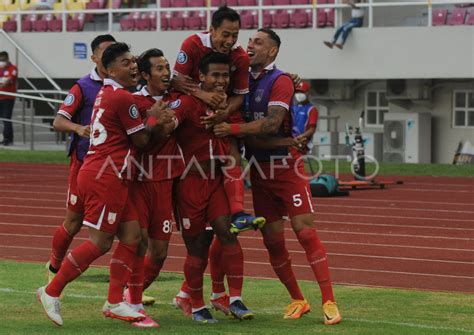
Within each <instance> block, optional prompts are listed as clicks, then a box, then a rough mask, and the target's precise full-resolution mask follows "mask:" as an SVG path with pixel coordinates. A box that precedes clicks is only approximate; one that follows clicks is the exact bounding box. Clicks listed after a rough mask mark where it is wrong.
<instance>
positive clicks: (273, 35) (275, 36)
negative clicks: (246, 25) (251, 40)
mask: <svg viewBox="0 0 474 335" xmlns="http://www.w3.org/2000/svg"><path fill="white" fill-rule="evenodd" d="M257 31H259V32H262V33H265V34H267V35H268V36H269V37H270V38H271V39H272V40H273V41H274V42H275V43H276V45H277V47H278V49H280V45H281V39H280V36H278V34H277V33H276V32H275V31H274V30H272V29H269V28H260V29H259V30H257Z"/></svg>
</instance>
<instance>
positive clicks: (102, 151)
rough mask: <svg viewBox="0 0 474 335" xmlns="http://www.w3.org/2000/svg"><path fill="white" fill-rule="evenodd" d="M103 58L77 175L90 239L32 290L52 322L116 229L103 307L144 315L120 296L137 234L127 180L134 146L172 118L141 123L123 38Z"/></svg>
mask: <svg viewBox="0 0 474 335" xmlns="http://www.w3.org/2000/svg"><path fill="white" fill-rule="evenodd" d="M102 64H103V65H104V68H105V69H106V71H107V78H106V79H105V80H104V86H103V88H102V89H101V90H100V91H99V93H98V94H97V98H96V100H95V103H94V110H93V114H92V119H91V143H90V147H89V151H88V152H87V155H86V158H85V160H84V164H83V165H82V167H81V170H80V172H79V175H78V180H77V183H78V191H79V192H78V193H79V197H80V198H81V199H82V201H83V202H84V219H83V224H84V225H85V226H87V227H89V239H88V240H87V241H86V242H84V243H82V244H81V245H79V246H78V247H77V248H75V249H73V250H72V251H71V252H70V253H69V254H68V256H67V257H66V258H65V259H64V261H63V264H62V266H61V268H60V270H59V272H58V273H57V274H56V276H55V277H54V278H53V280H52V281H51V283H49V284H48V285H47V286H44V287H41V288H39V289H38V291H37V297H38V300H39V301H40V302H41V304H42V306H43V308H44V310H45V312H46V314H47V316H48V317H49V319H50V320H51V321H52V322H54V323H55V324H56V325H62V324H63V320H62V317H61V314H60V301H59V296H60V294H61V292H62V291H63V290H64V288H65V287H66V285H67V284H68V283H70V282H71V281H73V280H74V279H76V278H77V277H78V276H80V275H81V274H82V273H83V272H84V271H85V270H87V268H88V267H89V265H90V264H91V263H92V262H93V261H94V260H95V259H97V258H99V257H100V256H101V255H103V254H105V253H106V252H107V251H108V250H109V249H110V248H111V246H112V243H113V240H114V237H115V235H117V237H118V239H119V243H118V245H117V248H116V249H115V251H114V253H113V255H112V259H111V261H110V283H109V293H108V298H107V301H106V303H105V304H104V307H103V308H102V312H103V314H104V315H105V316H106V317H112V318H117V319H121V320H124V321H129V322H134V321H141V320H143V319H144V318H145V316H144V315H143V314H141V313H138V312H136V311H134V310H133V309H132V308H131V307H130V306H129V305H128V304H127V303H125V302H124V301H123V287H124V285H125V283H126V282H127V279H128V277H129V276H130V272H131V268H133V266H134V262H135V260H136V255H137V245H138V244H139V242H140V238H141V235H140V226H139V223H138V220H137V213H136V212H135V209H134V207H133V205H132V203H131V201H128V199H129V197H128V186H129V181H128V180H129V179H130V177H131V175H132V173H133V170H132V169H131V168H129V167H130V166H131V165H130V157H131V156H132V155H133V154H134V151H135V148H143V147H144V146H146V145H147V143H148V142H149V141H150V139H151V137H152V136H155V135H159V132H160V131H161V125H162V123H166V122H169V121H171V114H168V113H165V112H164V113H162V114H160V115H158V114H156V115H152V116H150V117H149V118H147V120H146V124H147V125H145V124H144V120H143V119H142V118H141V116H140V113H139V111H138V108H137V105H136V103H135V99H134V97H133V95H132V94H131V93H129V92H128V91H127V90H126V89H125V87H133V86H136V84H137V81H138V68H137V64H136V62H135V58H134V56H132V54H131V53H130V49H129V47H128V45H127V44H125V43H115V44H112V45H110V46H109V47H108V48H107V49H105V50H104V53H103V55H102ZM157 116H158V117H157Z"/></svg>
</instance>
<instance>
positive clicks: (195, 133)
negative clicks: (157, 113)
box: [170, 95, 229, 164]
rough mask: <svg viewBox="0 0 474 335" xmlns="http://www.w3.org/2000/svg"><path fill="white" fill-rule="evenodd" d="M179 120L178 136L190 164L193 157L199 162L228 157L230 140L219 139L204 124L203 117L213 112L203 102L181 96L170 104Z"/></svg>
mask: <svg viewBox="0 0 474 335" xmlns="http://www.w3.org/2000/svg"><path fill="white" fill-rule="evenodd" d="M170 108H172V109H173V110H174V111H175V113H176V117H177V119H178V123H179V126H178V129H177V130H176V136H177V139H178V143H179V145H180V147H181V149H182V152H183V157H184V160H185V162H186V164H188V163H189V162H190V161H191V160H192V159H193V157H195V159H196V160H197V161H198V162H203V161H208V160H210V159H214V158H215V156H222V155H228V154H229V151H228V145H229V144H228V143H229V142H228V139H225V138H218V137H216V136H215V135H214V132H213V130H212V128H207V129H206V127H205V126H204V125H203V124H202V121H201V117H203V116H207V115H210V113H212V112H213V111H212V110H211V109H210V108H209V107H208V106H207V105H206V104H205V103H204V102H202V101H201V100H199V99H197V98H194V97H192V96H190V95H181V96H180V97H179V99H177V100H175V101H173V102H171V103H170Z"/></svg>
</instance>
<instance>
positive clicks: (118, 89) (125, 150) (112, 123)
mask: <svg viewBox="0 0 474 335" xmlns="http://www.w3.org/2000/svg"><path fill="white" fill-rule="evenodd" d="M144 128H145V125H144V124H143V119H142V118H141V116H140V113H139V112H138V107H137V105H136V102H135V97H134V96H133V94H131V93H130V92H128V91H127V90H126V89H124V88H123V87H122V86H121V85H120V84H119V83H117V82H115V81H114V80H112V79H105V80H104V86H103V87H102V89H101V90H100V91H99V93H98V94H97V98H96V100H95V103H94V110H93V112H92V118H91V140H90V147H89V151H88V152H87V155H86V157H85V159H84V164H83V166H82V169H83V170H87V171H94V172H97V173H101V174H109V175H110V174H112V175H116V176H117V177H118V178H120V179H129V177H131V170H130V171H128V170H129V169H127V167H128V166H129V163H130V157H131V156H132V155H133V154H134V152H135V147H134V146H133V143H132V141H131V139H130V138H129V136H130V135H131V134H134V133H136V132H138V131H140V130H142V129H144Z"/></svg>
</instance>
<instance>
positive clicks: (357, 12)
mask: <svg viewBox="0 0 474 335" xmlns="http://www.w3.org/2000/svg"><path fill="white" fill-rule="evenodd" d="M364 14H365V13H364V9H363V8H353V9H352V17H353V18H354V19H358V18H361V17H364Z"/></svg>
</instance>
